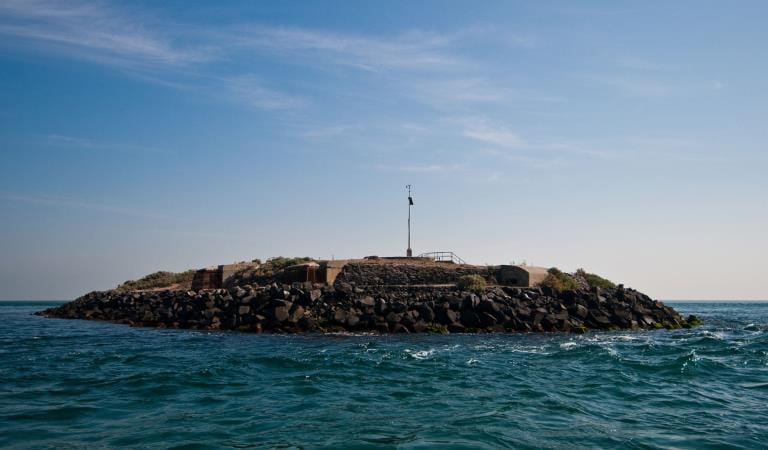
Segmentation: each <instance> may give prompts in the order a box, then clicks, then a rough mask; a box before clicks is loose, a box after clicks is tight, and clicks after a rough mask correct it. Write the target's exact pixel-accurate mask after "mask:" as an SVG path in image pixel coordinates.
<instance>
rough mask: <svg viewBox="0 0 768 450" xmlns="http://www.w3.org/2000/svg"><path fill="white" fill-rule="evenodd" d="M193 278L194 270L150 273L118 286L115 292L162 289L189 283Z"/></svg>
mask: <svg viewBox="0 0 768 450" xmlns="http://www.w3.org/2000/svg"><path fill="white" fill-rule="evenodd" d="M194 276H195V271H194V270H187V271H184V272H166V271H162V270H161V271H158V272H154V273H150V274H149V275H147V276H144V277H142V278H139V279H138V280H128V281H126V282H125V283H123V284H121V285H120V286H118V287H117V288H116V289H115V290H116V291H118V292H126V291H138V290H143V289H156V288H163V287H168V286H173V285H175V284H184V283H191V282H192V277H194Z"/></svg>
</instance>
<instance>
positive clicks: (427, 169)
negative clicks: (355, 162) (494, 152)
mask: <svg viewBox="0 0 768 450" xmlns="http://www.w3.org/2000/svg"><path fill="white" fill-rule="evenodd" d="M377 167H378V168H379V169H382V170H396V171H399V172H409V173H449V172H455V171H457V170H461V169H463V168H464V164H450V165H445V164H422V165H418V164H408V165H401V166H391V165H386V164H380V165H378V166H377Z"/></svg>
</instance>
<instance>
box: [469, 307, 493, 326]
mask: <svg viewBox="0 0 768 450" xmlns="http://www.w3.org/2000/svg"><path fill="white" fill-rule="evenodd" d="M483 314H485V313H483ZM494 322H495V320H494ZM461 324H462V325H464V326H465V327H469V328H480V326H481V324H480V318H479V317H478V316H477V314H475V312H474V311H472V310H467V311H463V312H462V313H461Z"/></svg>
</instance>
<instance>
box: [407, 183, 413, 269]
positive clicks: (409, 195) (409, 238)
mask: <svg viewBox="0 0 768 450" xmlns="http://www.w3.org/2000/svg"><path fill="white" fill-rule="evenodd" d="M405 187H406V188H408V250H406V252H405V255H406V256H408V257H409V258H410V257H411V256H413V250H411V205H413V200H411V185H410V184H409V185H407V186H405Z"/></svg>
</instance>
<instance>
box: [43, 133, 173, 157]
mask: <svg viewBox="0 0 768 450" xmlns="http://www.w3.org/2000/svg"><path fill="white" fill-rule="evenodd" d="M44 138H45V141H46V143H47V144H48V145H52V146H56V147H71V148H77V149H87V150H108V151H116V152H130V153H133V152H139V153H158V154H168V155H175V154H176V152H175V151H172V150H166V149H162V148H157V147H151V146H145V145H134V144H125V143H114V142H112V143H108V142H98V141H94V140H92V139H89V138H84V137H75V136H66V135H62V134H49V135H46V136H44Z"/></svg>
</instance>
